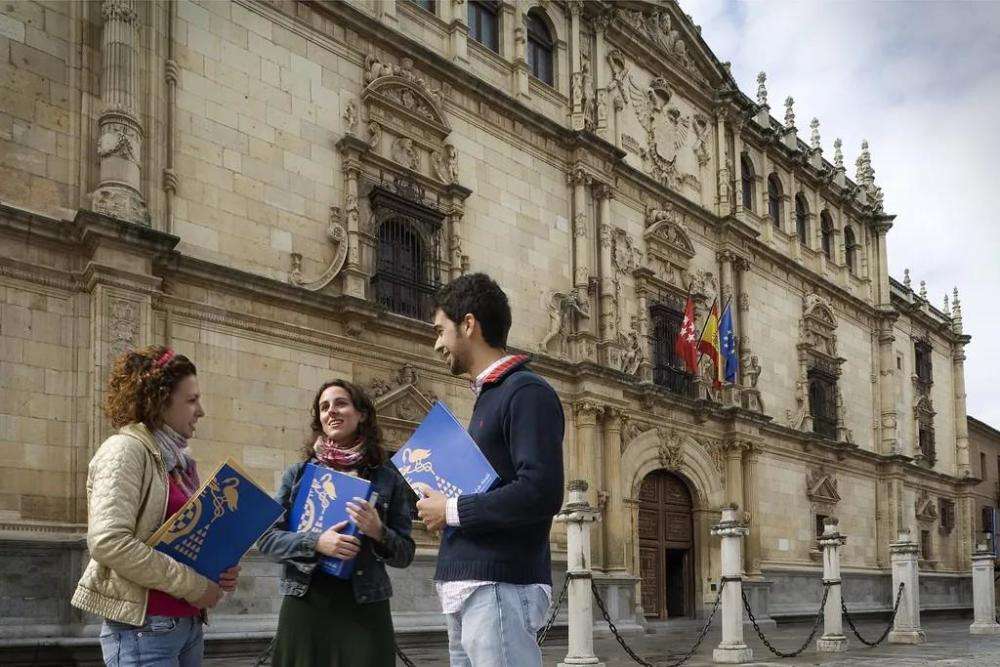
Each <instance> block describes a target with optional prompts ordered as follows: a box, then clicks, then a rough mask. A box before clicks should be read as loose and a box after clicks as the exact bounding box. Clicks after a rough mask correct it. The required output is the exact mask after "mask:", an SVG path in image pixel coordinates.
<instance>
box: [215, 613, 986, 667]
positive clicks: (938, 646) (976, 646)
mask: <svg viewBox="0 0 1000 667" xmlns="http://www.w3.org/2000/svg"><path fill="white" fill-rule="evenodd" d="M970 622H971V620H970V619H947V620H937V619H935V620H934V621H932V622H931V623H930V624H928V625H926V626H925V627H924V630H925V632H926V634H927V643H926V644H923V645H920V646H906V645H900V644H888V643H882V644H881V645H879V646H877V647H876V648H867V647H865V646H864V645H863V644H861V642H859V641H857V640H856V639H855V638H854V637H853V636H849V638H848V650H847V651H845V652H843V653H838V654H829V653H823V654H820V653H817V652H816V648H815V647H816V644H815V641H813V642H812V643H811V645H810V646H809V647H807V648H806V650H805V651H803V653H802V654H801V655H800V656H799V657H797V658H789V659H779V658H776V657H774V656H773V655H771V654H770V653H769V652H768V651H767V649H766V648H765V647H764V646H763V644H761V643H760V642H759V641H758V640H757V637H756V636H753V628H751V627H750V626H747V628H746V629H747V632H746V637H747V639H748V644H749V645H750V646H751V647H752V648H753V650H754V658H755V659H756V660H757V662H754V663H751V664H753V665H782V666H788V665H824V667H841V666H843V665H872V666H874V665H878V666H880V667H890V666H891V667H897V666H902V665H935V666H938V667H945V666H951V665H954V666H959V665H961V666H963V667H965V666H967V665H968V666H974V667H980V666H982V667H988V666H990V665H996V666H998V667H1000V636H994V637H989V636H986V637H984V636H976V637H973V636H970V635H969V623H970ZM810 628H811V626H810V625H806V624H798V623H797V624H790V625H783V626H782V627H780V628H779V629H777V630H771V631H768V632H766V633H765V634H766V635H767V638H768V641H770V642H771V643H772V644H774V645H775V646H776V647H777V648H778V649H779V650H782V651H791V650H793V649H796V648H798V647H799V646H800V645H801V644H802V642H803V641H804V640H805V637H806V635H808V633H809V630H810ZM884 628H885V623H884V622H870V623H862V624H861V625H860V626H859V628H858V629H859V630H860V632H861V634H862V636H864V637H865V638H866V639H872V638H875V637H877V636H878V635H879V634H880V633H881V632H882V630H883V629H884ZM652 629H653V632H652V633H650V634H646V635H644V636H641V637H630V638H628V639H627V641H628V643H629V645H630V646H631V647H632V648H633V650H635V652H636V653H637V654H639V655H640V656H641V657H642V658H643V659H644V660H646V661H647V662H650V663H654V664H655V663H664V664H665V663H666V662H667V661H669V660H670V659H671V656H675V657H679V656H680V655H681V654H683V653H684V652H685V651H686V650H687V649H688V648H689V647H690V645H691V643H692V642H693V641H694V639H695V636H696V634H697V632H698V630H699V629H700V626H699V625H698V624H697V623H695V622H685V621H676V622H671V623H662V624H655V625H654V626H653V627H652ZM847 631H848V632H850V630H849V629H847ZM718 642H719V630H718V628H715V629H714V630H713V631H711V632H709V634H708V636H707V637H706V638H705V641H704V642H703V644H702V645H701V647H700V648H699V650H698V652H697V653H696V654H695V655H694V656H693V657H692V658H691V660H689V661H688V662H686V663H685V665H690V666H691V667H705V666H706V665H713V664H715V663H713V662H712V649H713V648H714V647H715V646H716V645H718ZM404 650H405V651H406V653H407V655H408V656H409V657H410V659H411V660H412V661H413V662H414V663H415V664H416V665H417V667H446V666H447V664H448V652H447V648H446V645H445V642H444V639H443V638H442V639H441V641H440V642H438V643H437V644H433V645H429V646H420V647H410V648H405V649H404ZM595 653H596V654H597V656H598V658H599V659H600V660H602V661H603V662H604V664H605V667H627V666H629V665H635V663H634V662H632V660H631V659H630V658H629V657H628V656H627V655H626V654H625V652H624V651H623V650H622V648H621V647H620V646H619V645H618V644H617V643H616V642H615V640H614V639H613V638H610V637H608V638H599V639H597V640H595ZM542 654H543V658H544V663H545V665H546V667H548V666H550V665H556V664H557V663H558V662H560V661H561V660H562V659H563V658H564V657H565V656H566V640H565V639H558V638H556V639H551V640H549V642H546V646H545V648H544V650H543V651H542ZM254 662H255V661H254V660H253V659H252V658H244V659H239V658H227V659H224V660H222V659H214V660H213V659H209V660H206V661H205V665H206V667H243V666H248V667H249V666H250V665H253V664H254ZM398 664H399V665H402V664H403V663H402V662H400V663H398ZM317 667H320V666H317ZM515 667H516V666H515Z"/></svg>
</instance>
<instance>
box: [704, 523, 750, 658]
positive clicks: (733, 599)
mask: <svg viewBox="0 0 1000 667" xmlns="http://www.w3.org/2000/svg"><path fill="white" fill-rule="evenodd" d="M738 509H739V508H738V507H737V505H736V504H732V505H727V506H725V507H723V508H722V521H720V522H719V523H718V524H716V525H715V526H712V535H718V536H719V537H721V538H722V577H723V579H724V580H725V583H724V584H723V586H724V587H723V589H722V641H720V642H719V645H718V646H717V647H716V649H715V650H714V651H712V660H714V661H715V662H724V663H729V664H735V663H742V662H750V661H751V660H753V649H751V648H750V647H749V646H747V645H746V643H745V642H744V641H743V593H742V592H743V580H742V576H743V537H744V536H745V535H748V534H749V533H750V529H748V528H747V527H746V526H745V525H744V524H743V522H742V521H740V519H739V518H738V516H739V515H738V514H737V510H738Z"/></svg>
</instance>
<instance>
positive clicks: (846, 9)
mask: <svg viewBox="0 0 1000 667" xmlns="http://www.w3.org/2000/svg"><path fill="white" fill-rule="evenodd" d="M681 8H682V9H683V10H684V11H685V12H687V13H689V14H691V15H692V17H693V19H694V21H695V23H698V24H700V25H701V26H702V37H703V38H704V39H705V41H706V43H707V44H708V45H709V47H710V48H712V49H713V51H714V52H715V54H716V56H718V58H719V59H720V60H723V61H730V62H731V63H732V72H733V76H734V77H735V78H736V81H737V82H738V83H739V85H740V88H741V89H742V90H743V91H744V92H745V93H747V94H748V95H749V96H750V97H751V98H754V97H755V93H756V89H757V84H756V76H757V72H758V71H760V70H764V71H765V72H767V78H768V81H767V87H768V102H769V103H770V105H771V114H772V115H773V116H775V117H776V118H779V119H781V118H783V117H784V100H785V97H787V96H789V95H791V96H792V97H794V98H795V114H796V125H797V126H798V128H799V135H800V136H801V137H802V138H803V139H806V140H808V135H809V129H808V128H809V121H810V120H811V119H812V118H813V117H814V116H815V117H818V118H819V120H820V123H821V125H820V133H821V135H822V137H823V147H824V149H825V155H826V157H827V158H828V159H832V157H833V140H834V138H836V137H841V138H842V139H843V142H844V161H845V164H847V165H848V174H849V175H850V176H852V177H853V175H854V169H853V163H854V160H855V158H856V157H857V154H858V151H859V147H860V145H861V141H862V139H868V141H869V143H870V145H871V153H872V164H873V166H874V168H875V173H876V181H877V182H878V184H879V185H881V186H882V188H883V190H884V191H885V203H886V209H887V210H888V211H889V212H891V213H895V214H897V216H898V217H897V218H896V223H895V225H894V227H893V229H892V231H891V232H890V233H889V266H890V270H891V273H892V275H893V276H894V277H895V278H897V279H902V275H903V269H904V267H908V268H909V269H910V273H911V275H912V277H913V281H914V287H915V288H916V287H917V286H918V285H919V281H921V280H924V281H926V283H927V289H928V292H929V298H930V300H931V302H932V303H933V304H935V305H936V306H938V307H941V305H942V301H943V297H944V294H945V292H948V293H949V298H950V293H951V289H952V287H954V286H956V285H957V286H958V288H959V293H960V297H961V301H962V313H963V320H964V325H965V333H967V334H971V335H972V336H973V340H972V343H971V344H970V345H969V346H968V348H967V357H968V358H967V360H966V362H965V377H966V392H967V394H968V412H969V414H971V415H973V416H975V417H977V418H979V419H980V420H983V421H986V422H988V423H991V424H992V425H994V426H997V427H1000V389H998V388H997V383H996V381H995V380H994V378H993V374H994V373H995V372H997V370H998V369H1000V352H998V351H997V348H998V346H997V345H996V344H995V343H991V342H990V341H991V340H992V338H993V337H994V336H997V335H998V334H1000V314H998V310H997V306H996V300H997V296H998V295H1000V220H997V219H996V218H997V216H996V214H995V213H994V212H993V210H992V207H991V206H990V199H989V198H990V196H991V193H992V195H993V196H995V195H996V194H997V193H1000V183H998V180H1000V179H998V177H997V172H996V165H997V164H1000V3H994V2H984V3H976V2H919V3H918V2H839V3H817V2H795V3H789V2H741V3H733V2H727V3H723V2H718V1H717V0H697V1H686V2H685V1H683V0H682V2H681Z"/></svg>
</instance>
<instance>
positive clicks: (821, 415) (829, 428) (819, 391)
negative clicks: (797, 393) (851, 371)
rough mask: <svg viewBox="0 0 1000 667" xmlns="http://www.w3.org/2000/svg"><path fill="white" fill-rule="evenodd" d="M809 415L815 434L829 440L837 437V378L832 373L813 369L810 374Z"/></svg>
mask: <svg viewBox="0 0 1000 667" xmlns="http://www.w3.org/2000/svg"><path fill="white" fill-rule="evenodd" d="M807 380H808V387H809V414H810V415H811V416H812V420H813V432H814V433H819V434H820V435H822V436H826V437H827V438H836V437H837V378H836V376H835V375H832V374H831V373H829V372H827V371H824V370H821V369H818V368H811V369H809V373H808V378H807Z"/></svg>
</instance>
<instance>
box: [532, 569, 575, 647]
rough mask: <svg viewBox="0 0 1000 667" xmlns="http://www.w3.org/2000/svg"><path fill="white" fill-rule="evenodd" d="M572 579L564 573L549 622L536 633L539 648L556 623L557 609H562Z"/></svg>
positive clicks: (568, 574)
mask: <svg viewBox="0 0 1000 667" xmlns="http://www.w3.org/2000/svg"><path fill="white" fill-rule="evenodd" d="M573 578H574V577H573V576H571V575H570V573H569V572H567V573H566V577H565V578H564V579H563V585H562V590H561V591H559V597H558V598H557V599H556V604H555V606H554V607H552V613H551V614H550V615H549V620H548V621H546V622H545V625H544V626H542V629H541V630H539V631H538V645H539V646H541V645H542V644H544V643H545V639H546V638H547V637H548V634H549V630H551V629H552V625H553V624H554V623H555V622H556V614H558V613H559V608H560V607H562V603H563V600H565V599H566V591H568V590H569V580H570V579H573Z"/></svg>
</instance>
